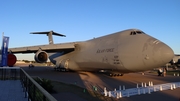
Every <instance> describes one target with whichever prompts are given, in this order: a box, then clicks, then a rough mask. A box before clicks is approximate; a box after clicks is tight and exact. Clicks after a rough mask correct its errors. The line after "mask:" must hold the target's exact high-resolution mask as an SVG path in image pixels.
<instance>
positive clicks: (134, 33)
mask: <svg viewBox="0 0 180 101" xmlns="http://www.w3.org/2000/svg"><path fill="white" fill-rule="evenodd" d="M136 34H145V33H144V32H142V31H132V32H131V33H130V35H136Z"/></svg>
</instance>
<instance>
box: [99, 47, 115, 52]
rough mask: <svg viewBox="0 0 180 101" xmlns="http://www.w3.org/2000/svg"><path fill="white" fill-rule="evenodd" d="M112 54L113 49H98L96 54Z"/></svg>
mask: <svg viewBox="0 0 180 101" xmlns="http://www.w3.org/2000/svg"><path fill="white" fill-rule="evenodd" d="M105 52H114V48H107V49H98V50H97V52H96V53H105Z"/></svg>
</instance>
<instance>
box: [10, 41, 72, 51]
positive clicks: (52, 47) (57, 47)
mask: <svg viewBox="0 0 180 101" xmlns="http://www.w3.org/2000/svg"><path fill="white" fill-rule="evenodd" d="M74 48H75V43H62V44H48V45H38V46H28V47H18V48H9V49H8V52H11V53H35V52H37V51H38V50H42V51H46V52H58V51H70V50H71V51H72V50H74Z"/></svg>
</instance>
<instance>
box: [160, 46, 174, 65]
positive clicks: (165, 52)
mask: <svg viewBox="0 0 180 101" xmlns="http://www.w3.org/2000/svg"><path fill="white" fill-rule="evenodd" d="M160 53H161V59H162V61H163V62H165V63H167V62H169V61H171V60H172V58H173V57H174V52H173V50H172V49H171V48H170V47H169V46H168V45H166V44H164V43H163V44H162V46H161V48H160Z"/></svg>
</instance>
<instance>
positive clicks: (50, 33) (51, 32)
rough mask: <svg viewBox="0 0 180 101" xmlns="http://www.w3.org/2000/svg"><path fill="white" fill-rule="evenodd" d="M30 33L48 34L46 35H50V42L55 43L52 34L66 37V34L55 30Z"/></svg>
mask: <svg viewBox="0 0 180 101" xmlns="http://www.w3.org/2000/svg"><path fill="white" fill-rule="evenodd" d="M30 34H46V35H47V36H48V39H49V44H54V42H53V37H52V35H56V36H62V37H66V35H63V34H59V33H56V32H54V31H47V32H31V33H30Z"/></svg>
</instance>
